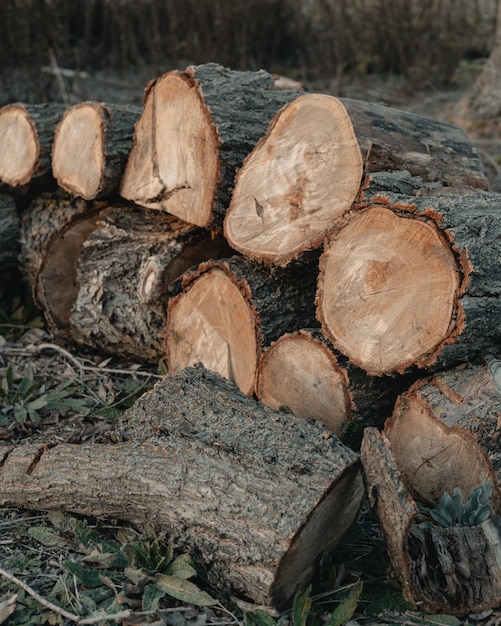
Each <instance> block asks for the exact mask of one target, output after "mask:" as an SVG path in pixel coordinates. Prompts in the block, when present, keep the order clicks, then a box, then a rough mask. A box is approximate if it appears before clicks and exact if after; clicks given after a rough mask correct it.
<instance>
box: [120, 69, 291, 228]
mask: <svg viewBox="0 0 501 626" xmlns="http://www.w3.org/2000/svg"><path fill="white" fill-rule="evenodd" d="M273 87H274V80H273V78H272V76H271V75H270V74H268V73H267V72H264V71H259V72H237V71H233V70H229V69H226V68H224V67H221V66H220V65H217V64H216V63H208V64H206V65H200V66H196V67H195V66H192V67H189V68H187V69H186V71H184V72H179V71H173V72H168V73H167V74H165V75H164V76H162V77H161V78H158V79H156V80H154V81H152V82H151V83H149V85H148V87H147V89H146V91H145V99H144V109H143V113H142V115H141V118H140V119H139V121H138V122H137V124H136V129H135V134H134V146H133V148H132V151H131V153H130V157H129V161H128V163H127V167H126V170H125V175H124V177H123V180H122V184H121V188H120V193H121V195H122V196H123V197H124V198H126V199H128V200H132V201H133V202H135V203H136V204H140V205H142V206H145V207H149V208H155V209H159V210H162V211H166V212H168V213H171V214H172V215H176V216H177V217H179V218H181V219H182V220H185V221H187V222H190V223H192V224H196V225H198V226H203V227H208V228H210V229H212V230H222V222H223V218H224V214H225V212H226V210H227V208H228V205H229V202H230V196H231V191H232V188H233V184H234V176H235V171H236V169H237V168H238V167H240V165H241V164H242V161H243V159H244V157H245V156H247V154H248V153H249V152H250V151H251V150H252V149H253V148H254V146H255V144H256V142H257V141H258V139H259V138H260V137H261V136H262V135H264V133H265V132H266V128H267V126H268V123H269V122H270V120H271V119H272V117H273V116H274V115H275V113H276V112H277V111H278V110H279V109H280V108H281V107H282V106H283V105H284V104H286V103H287V102H290V101H291V100H292V99H293V98H295V97H297V96H298V95H299V94H300V93H301V92H300V91H280V90H275V89H273Z"/></svg>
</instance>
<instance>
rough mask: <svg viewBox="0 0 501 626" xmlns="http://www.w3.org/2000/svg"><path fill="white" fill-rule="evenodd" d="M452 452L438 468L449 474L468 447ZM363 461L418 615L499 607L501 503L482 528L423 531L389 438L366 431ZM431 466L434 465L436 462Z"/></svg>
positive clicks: (407, 595) (393, 561)
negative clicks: (451, 456) (461, 453)
mask: <svg viewBox="0 0 501 626" xmlns="http://www.w3.org/2000/svg"><path fill="white" fill-rule="evenodd" d="M420 432H421V425H420V427H419V431H418V432H417V433H416V431H414V435H415V436H416V437H418V436H419V434H420ZM456 434H457V433H456ZM453 438H454V435H453ZM454 448H455V451H456V456H455V457H454V459H452V458H451V459H450V462H451V466H450V467H444V464H442V463H441V464H440V467H441V469H442V470H444V472H445V473H447V472H449V470H450V472H453V471H454V470H453V467H455V468H460V467H461V465H462V459H461V457H460V456H458V454H457V452H458V451H459V452H463V451H465V448H464V447H460V448H458V447H456V446H454ZM468 458H471V455H469V457H468ZM361 459H362V464H363V468H364V473H365V482H366V487H367V492H368V495H369V500H370V502H371V504H372V506H373V507H374V508H375V510H376V513H377V516H378V519H379V522H380V525H381V528H382V530H383V534H384V536H385V539H386V544H387V548H388V554H389V557H390V561H391V564H392V566H393V569H394V571H395V574H396V575H397V576H398V578H399V580H400V582H401V584H402V590H403V594H404V597H405V598H406V599H407V600H408V601H409V602H410V603H412V604H413V605H414V606H415V607H416V608H419V610H421V611H427V612H430V613H446V614H454V615H466V614H470V613H482V612H483V611H486V610H488V609H492V608H495V607H497V606H499V605H500V603H501V549H500V546H501V517H500V516H499V514H500V508H499V502H497V503H496V504H495V506H494V511H493V515H492V516H491V517H490V518H489V519H487V520H486V521H484V522H483V523H481V524H479V525H476V526H453V527H442V526H435V525H431V526H429V527H424V526H423V525H422V524H420V523H419V519H420V518H419V509H418V507H417V505H416V502H415V501H414V500H413V498H412V497H411V495H410V493H409V491H408V489H407V485H406V483H405V482H404V481H403V480H402V475H401V473H400V469H399V466H398V463H397V461H396V459H395V455H394V454H393V450H392V446H391V444H390V442H389V441H388V439H387V437H386V436H385V435H384V434H381V433H380V432H379V431H378V430H377V429H375V428H367V429H366V430H365V432H364V438H363V441H362V447H361ZM430 461H431V462H432V463H433V459H430ZM460 472H461V470H460ZM458 478H459V477H458Z"/></svg>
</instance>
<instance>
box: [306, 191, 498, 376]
mask: <svg viewBox="0 0 501 626" xmlns="http://www.w3.org/2000/svg"><path fill="white" fill-rule="evenodd" d="M500 242H501V216H500V213H499V195H498V194H494V193H491V194H488V193H477V194H468V195H460V196H458V195H441V196H437V197H433V198H431V197H430V198H413V199H412V200H411V199H409V198H403V199H402V198H400V199H399V198H398V197H397V199H396V200H395V199H391V198H389V197H383V196H379V197H376V198H373V199H371V200H369V201H367V202H366V203H363V204H362V205H357V206H356V207H355V208H354V209H353V211H351V212H350V213H349V214H347V216H345V219H344V220H343V222H342V223H341V222H340V223H339V224H338V226H337V227H336V229H334V230H333V231H332V232H331V233H330V236H329V238H328V240H327V242H326V245H325V250H324V254H323V255H322V257H321V260H320V276H319V282H318V293H317V305H318V307H317V315H318V318H319V320H320V321H321V323H322V328H323V332H324V334H325V335H326V336H327V337H328V338H329V339H330V340H331V341H332V343H333V345H334V346H335V348H336V349H337V350H339V351H340V352H342V353H343V354H345V355H346V356H347V357H348V358H349V359H350V361H351V362H352V363H354V364H355V365H357V366H359V367H361V368H362V369H364V370H366V371H367V372H368V373H370V374H375V375H380V374H385V373H392V372H403V371H405V370H406V369H408V368H411V367H412V366H417V367H420V368H423V367H428V368H431V367H433V368H434V369H438V368H442V369H444V368H446V367H451V366H453V365H455V364H458V363H462V362H465V361H468V360H469V359H474V358H476V357H477V356H480V355H482V354H488V353H490V352H492V351H495V348H496V346H499V345H500V343H501V330H500V326H499V319H500V318H501V298H500V287H499V286H500V285H501V267H500V265H499V262H498V259H499V257H500V255H501V243H500Z"/></svg>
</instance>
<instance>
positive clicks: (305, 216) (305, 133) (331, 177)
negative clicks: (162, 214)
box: [224, 94, 363, 265]
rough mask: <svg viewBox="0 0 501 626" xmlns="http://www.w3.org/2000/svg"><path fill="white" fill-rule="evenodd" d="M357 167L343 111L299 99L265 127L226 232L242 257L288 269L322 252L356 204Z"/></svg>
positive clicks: (239, 183)
mask: <svg viewBox="0 0 501 626" xmlns="http://www.w3.org/2000/svg"><path fill="white" fill-rule="evenodd" d="M362 172H363V165H362V157H361V153H360V148H359V145H358V141H357V139H356V137H355V132H354V130H353V126H352V123H351V121H350V118H349V116H348V114H347V112H346V109H345V108H344V106H343V104H341V102H340V101H339V100H338V99H337V98H334V97H333V96H327V95H322V94H305V95H301V96H299V97H298V98H296V99H295V100H293V101H292V102H291V103H290V104H288V105H287V106H285V107H284V108H283V109H282V110H281V111H280V112H279V113H278V114H277V115H276V116H275V118H274V119H273V120H272V121H271V123H270V125H269V128H268V131H267V134H266V135H265V136H264V137H263V138H262V139H261V140H260V141H259V142H258V144H257V145H256V147H255V149H254V150H253V152H252V153H251V154H250V155H249V156H248V157H247V159H246V160H245V162H244V164H243V167H242V168H241V170H240V171H239V173H238V175H237V180H236V185H235V189H234V192H233V196H232V200H231V204H230V207H229V209H228V212H227V215H226V218H225V222H224V229H225V235H226V238H227V239H228V241H229V243H230V245H231V246H232V247H234V248H235V249H237V250H239V251H240V252H243V253H244V254H246V255H248V256H250V257H253V258H256V259H263V260H267V261H272V262H274V263H277V264H279V265H280V264H286V263H287V262H288V261H290V260H291V259H293V258H295V257H297V256H298V255H299V254H300V253H301V252H302V251H303V250H307V249H311V248H314V247H317V246H318V245H320V243H321V241H322V240H323V237H324V235H325V232H326V231H327V230H328V229H329V228H330V227H331V226H332V224H333V223H334V222H335V220H336V219H337V218H338V217H340V216H341V215H342V214H343V213H344V212H345V211H346V210H347V209H348V208H350V206H351V204H352V202H353V201H354V199H355V197H356V194H357V192H358V190H359V188H360V181H361V178H362Z"/></svg>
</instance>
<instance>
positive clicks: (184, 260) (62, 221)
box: [21, 195, 228, 362]
mask: <svg viewBox="0 0 501 626" xmlns="http://www.w3.org/2000/svg"><path fill="white" fill-rule="evenodd" d="M35 208H36V209H37V210H35ZM31 209H32V210H30V212H29V213H28V215H27V217H26V219H25V220H24V223H23V232H24V236H23V252H22V255H21V257H22V266H23V271H24V274H25V275H28V276H29V279H28V280H29V283H30V284H31V285H32V291H33V293H34V298H35V300H36V302H37V304H38V306H40V308H41V309H42V310H43V311H44V313H45V316H46V318H47V321H48V322H49V325H50V326H51V328H52V329H53V330H54V331H55V332H56V333H57V334H59V335H60V336H61V337H63V338H65V339H67V340H70V341H74V342H76V343H78V344H79V345H81V346H86V347H90V348H93V349H96V350H98V351H104V352H108V353H111V354H115V355H120V356H129V357H130V356H132V357H134V358H136V359H138V360H140V361H144V362H156V361H158V359H160V358H161V357H162V356H163V341H162V332H163V329H164V326H165V307H166V301H167V299H168V297H169V294H170V292H169V285H170V284H171V283H174V282H175V280H176V279H178V278H179V276H181V275H182V274H183V273H184V272H185V271H187V270H188V269H189V268H190V267H192V266H194V265H197V264H198V263H200V261H202V260H206V259H208V258H213V257H217V256H220V255H221V254H225V255H226V254H227V253H228V247H227V244H226V242H225V241H224V240H223V239H222V238H212V237H211V235H210V233H208V232H207V231H206V230H203V229H199V228H196V227H194V226H192V225H190V224H187V223H185V222H181V221H180V220H178V219H176V218H174V217H173V216H171V215H166V214H161V213H158V212H156V211H149V210H147V209H142V208H140V207H134V206H130V205H128V204H127V205H126V204H125V203H122V204H116V205H112V206H105V205H103V203H99V202H96V203H86V202H85V201H83V200H80V201H78V200H65V201H63V200H62V199H61V198H59V199H54V198H52V196H50V195H48V196H45V197H44V201H43V202H42V203H40V202H38V203H36V204H35V206H32V207H31ZM42 209H45V210H42Z"/></svg>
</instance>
